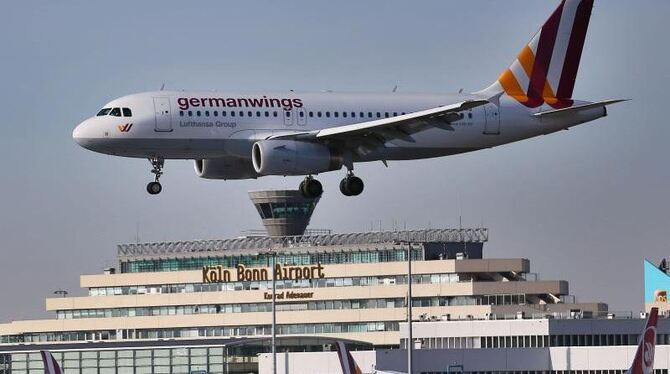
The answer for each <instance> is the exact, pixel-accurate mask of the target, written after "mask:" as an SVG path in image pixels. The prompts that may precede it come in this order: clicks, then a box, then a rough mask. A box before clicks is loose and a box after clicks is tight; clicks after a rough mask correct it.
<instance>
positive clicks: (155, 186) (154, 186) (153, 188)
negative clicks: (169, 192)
mask: <svg viewBox="0 0 670 374" xmlns="http://www.w3.org/2000/svg"><path fill="white" fill-rule="evenodd" d="M161 191H163V186H161V184H160V183H159V182H149V184H147V192H148V193H149V195H158V194H159V193H161Z"/></svg>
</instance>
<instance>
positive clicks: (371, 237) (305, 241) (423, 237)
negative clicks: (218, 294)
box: [117, 228, 488, 258]
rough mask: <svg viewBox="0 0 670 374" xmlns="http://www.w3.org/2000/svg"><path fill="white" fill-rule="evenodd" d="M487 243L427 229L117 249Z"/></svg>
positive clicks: (462, 233) (133, 252)
mask: <svg viewBox="0 0 670 374" xmlns="http://www.w3.org/2000/svg"><path fill="white" fill-rule="evenodd" d="M486 241H488V229H486V228H472V229H427V230H402V231H372V232H364V233H349V234H316V235H303V236H285V237H268V236H264V237H263V236H257V237H256V236H255V237H242V238H234V239H222V240H217V239H214V240H194V241H176V242H156V243H139V244H120V245H118V247H117V248H118V256H119V257H125V258H127V257H141V256H152V255H170V254H180V253H202V252H222V251H229V250H245V249H248V250H263V249H265V250H267V249H270V248H273V249H279V248H295V247H319V246H336V245H355V244H378V243H406V242H416V243H422V242H423V243H427V242H453V243H483V242H486Z"/></svg>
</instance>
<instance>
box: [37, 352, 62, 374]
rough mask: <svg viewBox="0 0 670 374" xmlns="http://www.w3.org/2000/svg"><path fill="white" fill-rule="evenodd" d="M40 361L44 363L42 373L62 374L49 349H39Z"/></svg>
mask: <svg viewBox="0 0 670 374" xmlns="http://www.w3.org/2000/svg"><path fill="white" fill-rule="evenodd" d="M40 354H41V355H42V363H43V364H44V374H62V373H63V371H62V370H61V368H60V365H58V361H57V360H56V359H55V358H54V356H53V355H52V354H51V353H50V352H49V351H40Z"/></svg>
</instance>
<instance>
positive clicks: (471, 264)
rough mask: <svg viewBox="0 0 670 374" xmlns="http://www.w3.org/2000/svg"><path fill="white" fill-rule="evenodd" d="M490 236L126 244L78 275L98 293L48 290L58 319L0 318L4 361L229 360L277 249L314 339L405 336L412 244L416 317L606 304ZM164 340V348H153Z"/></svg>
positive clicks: (205, 365)
mask: <svg viewBox="0 0 670 374" xmlns="http://www.w3.org/2000/svg"><path fill="white" fill-rule="evenodd" d="M487 239H488V232H487V230H486V229H426V230H416V231H393V232H366V233H354V234H319V235H304V236H295V237H263V236H257V237H241V238H235V239H226V240H207V241H185V242H168V243H144V244H122V245H119V246H118V260H119V264H118V268H117V269H119V271H115V270H114V269H107V270H106V271H105V272H104V273H102V274H95V275H82V276H81V286H82V287H83V288H85V289H86V290H87V293H88V295H86V296H83V297H55V298H50V299H47V302H46V306H47V310H49V311H52V312H54V314H55V318H54V319H48V320H30V321H14V322H11V323H7V324H2V325H0V368H2V365H3V363H4V365H5V366H7V363H8V362H9V363H10V364H11V371H7V373H9V372H11V373H28V372H31V371H30V369H31V368H33V367H34V366H35V365H37V366H39V365H40V364H41V363H40V362H38V360H39V355H35V354H34V352H35V351H36V349H37V348H40V347H49V349H50V350H52V351H55V352H60V351H61V350H63V353H62V355H63V359H64V360H65V366H66V367H69V368H70V369H72V370H75V369H81V372H82V373H84V372H98V371H93V370H92V369H93V368H91V370H90V371H89V370H84V369H86V368H87V367H86V365H93V363H94V362H97V364H99V365H103V366H100V367H95V370H99V372H113V371H107V370H104V369H110V370H112V366H113V367H114V369H118V372H190V371H194V370H207V372H210V373H221V372H224V368H225V366H226V363H225V362H223V361H224V356H225V355H224V349H223V348H224V347H225V346H226V343H227V342H229V343H231V344H232V343H234V344H238V345H239V344H240V342H241V340H240V339H242V340H244V339H248V340H249V341H251V340H254V339H255V338H267V337H268V336H270V335H271V286H270V285H271V276H272V275H271V270H270V269H271V265H272V261H273V255H272V251H276V259H277V267H276V274H277V295H278V296H277V300H278V303H277V310H278V313H277V322H278V334H279V335H280V336H282V337H295V338H298V337H300V338H314V339H312V343H310V344H312V345H315V346H318V345H322V344H327V343H323V342H326V340H323V341H319V339H328V338H330V339H331V341H332V339H347V340H351V341H355V342H359V343H361V344H368V345H370V346H373V347H376V348H399V346H400V324H401V322H403V321H405V320H406V318H407V314H406V313H407V311H406V305H407V304H406V303H407V300H406V299H407V298H406V294H407V286H406V284H407V275H406V273H407V262H406V261H407V257H406V256H407V253H408V249H411V255H412V258H413V260H414V262H413V269H412V272H413V276H412V282H413V299H412V303H413V305H414V314H415V315H416V317H417V318H420V316H424V317H423V318H429V319H431V318H432V319H434V320H437V319H454V320H461V319H491V318H516V316H517V315H520V314H523V315H526V316H529V317H530V316H533V315H547V314H549V315H554V314H556V315H558V314H569V313H571V312H573V313H574V311H575V310H579V311H580V313H584V314H587V315H598V314H600V313H603V312H606V310H607V306H606V305H605V304H601V303H574V302H571V300H570V298H567V297H566V296H568V295H569V290H568V283H567V282H566V281H562V280H548V281H543V280H537V279H536V277H535V276H534V275H532V274H530V262H529V261H528V260H527V259H485V258H483V256H482V254H483V246H484V243H485V242H486V241H487ZM261 341H262V339H261ZM295 341H299V339H297V340H295ZM87 342H95V345H88V346H87V345H86V344H85V343H87ZM156 342H160V345H161V347H167V348H150V349H148V348H147V347H152V346H154V345H155V343H156ZM287 342H288V341H287ZM287 344H288V343H287ZM288 345H290V344H288ZM299 345H300V344H299V343H298V344H297V346H294V348H293V349H292V350H304V349H303V348H300V347H299ZM89 346H93V347H99V349H97V350H93V351H91V350H89V348H87V347H89ZM255 346H256V347H257V349H256V350H253V349H251V350H249V351H248V352H246V354H248V356H247V357H241V356H244V355H245V352H243V350H242V351H240V350H239V349H238V350H237V351H236V352H238V353H236V354H237V356H236V357H235V360H237V361H236V362H238V363H239V362H251V363H253V362H255V361H256V360H257V356H256V354H257V353H259V352H264V351H267V344H256V345H255ZM147 351H148V352H149V353H147ZM12 352H20V353H12ZM31 352H32V354H31ZM157 352H160V353H157ZM191 352H196V353H197V355H198V356H192V353H191ZM158 354H160V355H168V359H165V357H164V356H157V355H158ZM177 354H178V355H179V356H177V359H176V358H175V356H174V355H177ZM143 355H149V358H147V357H146V356H143ZM184 355H186V358H184V357H182V356H184ZM91 357H93V358H91ZM57 358H58V356H57ZM96 359H97V360H96ZM175 362H176V363H178V364H176V365H174V364H173V363H175ZM122 363H123V365H127V367H126V366H121V364H122ZM156 363H160V365H158V366H160V367H155V366H154V364H156ZM105 365H107V366H105ZM170 365H173V366H170ZM240 367H241V368H243V369H241V370H243V371H240V372H248V370H249V369H248V366H244V365H241V366H240ZM131 369H132V370H131ZM228 369H229V370H231V366H230V365H228ZM0 370H2V369H0ZM133 370H134V371H133ZM72 372H77V371H72ZM114 372H115V371H114ZM230 372H234V371H230Z"/></svg>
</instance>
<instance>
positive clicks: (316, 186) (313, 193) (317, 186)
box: [298, 175, 323, 199]
mask: <svg viewBox="0 0 670 374" xmlns="http://www.w3.org/2000/svg"><path fill="white" fill-rule="evenodd" d="M298 189H299V190H300V192H301V193H302V196H304V197H306V198H308V199H314V198H316V197H319V196H321V195H322V194H323V186H322V185H321V182H319V181H318V180H316V179H314V177H313V176H311V175H309V176H307V177H305V180H304V181H302V182H300V187H298Z"/></svg>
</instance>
